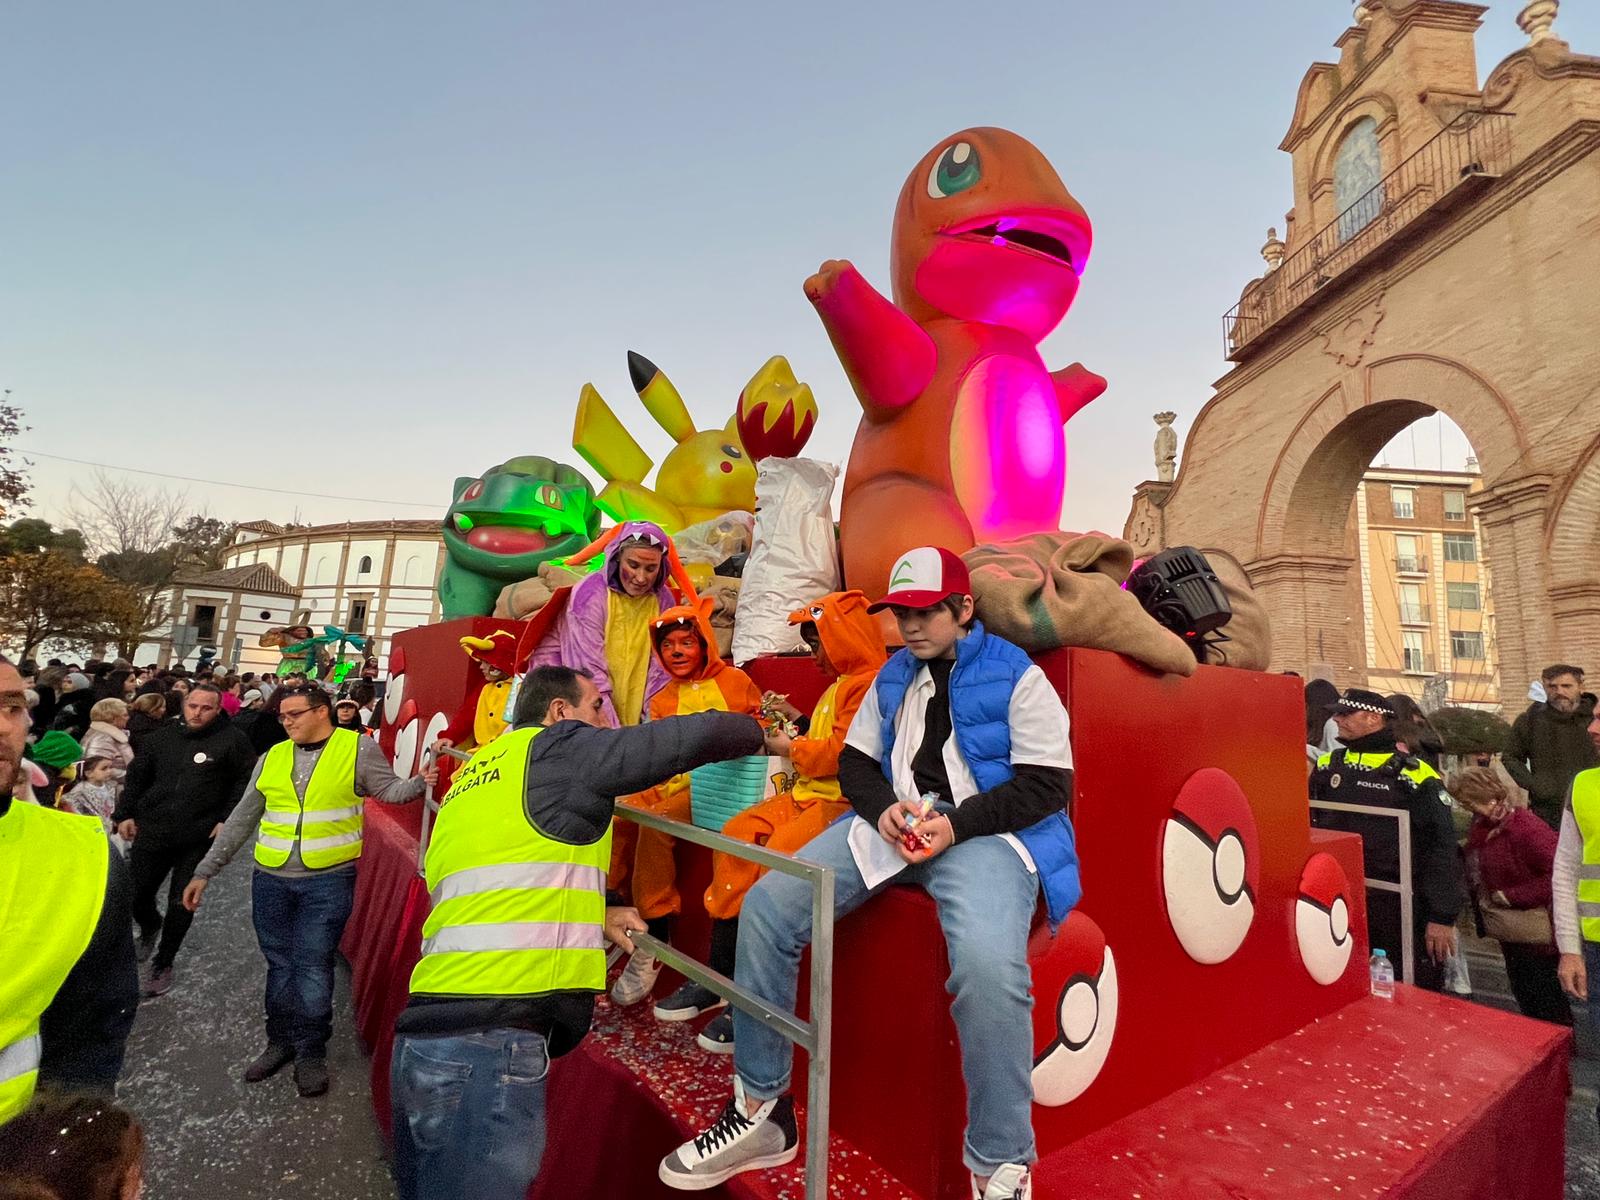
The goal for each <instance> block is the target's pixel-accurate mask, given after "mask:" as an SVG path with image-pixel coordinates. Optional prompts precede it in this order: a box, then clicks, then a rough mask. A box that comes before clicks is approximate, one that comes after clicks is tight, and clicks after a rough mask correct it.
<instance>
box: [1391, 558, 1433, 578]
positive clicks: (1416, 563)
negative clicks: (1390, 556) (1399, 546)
mask: <svg viewBox="0 0 1600 1200" xmlns="http://www.w3.org/2000/svg"><path fill="white" fill-rule="evenodd" d="M1394 569H1395V570H1396V571H1398V572H1399V573H1400V574H1402V575H1426V574H1427V573H1428V559H1427V556H1426V555H1422V554H1396V555H1395V556H1394Z"/></svg>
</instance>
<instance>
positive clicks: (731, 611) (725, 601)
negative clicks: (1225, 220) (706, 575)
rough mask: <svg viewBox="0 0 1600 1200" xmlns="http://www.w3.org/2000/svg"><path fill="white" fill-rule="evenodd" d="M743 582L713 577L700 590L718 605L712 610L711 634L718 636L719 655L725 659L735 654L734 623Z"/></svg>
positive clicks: (717, 576) (719, 576)
mask: <svg viewBox="0 0 1600 1200" xmlns="http://www.w3.org/2000/svg"><path fill="white" fill-rule="evenodd" d="M742 582H743V581H742V580H738V579H731V578H728V577H726V576H723V575H713V576H712V577H711V578H710V580H709V581H708V582H707V583H706V584H705V586H704V587H702V588H701V589H700V594H701V595H702V596H710V597H711V599H712V600H713V601H714V602H715V603H716V607H715V608H713V609H712V610H711V632H712V633H714V634H716V635H717V653H718V654H720V655H722V657H723V658H724V659H726V658H728V656H729V655H731V654H732V653H733V623H734V619H735V618H736V617H737V615H738V612H739V586H740V584H741V583H742Z"/></svg>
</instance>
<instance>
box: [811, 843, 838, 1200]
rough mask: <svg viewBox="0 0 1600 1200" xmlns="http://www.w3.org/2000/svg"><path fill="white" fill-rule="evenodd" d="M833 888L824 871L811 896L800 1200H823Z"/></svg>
mask: <svg viewBox="0 0 1600 1200" xmlns="http://www.w3.org/2000/svg"><path fill="white" fill-rule="evenodd" d="M833 883H834V875H833V871H832V870H831V869H830V870H829V871H827V872H826V873H825V874H824V875H822V876H821V877H820V878H818V880H817V885H816V887H815V888H813V889H812V892H811V1031H812V1034H811V1036H812V1039H813V1041H814V1043H815V1044H814V1045H812V1046H811V1047H810V1053H811V1059H810V1062H809V1064H808V1070H807V1073H806V1074H807V1078H806V1100H807V1102H808V1107H809V1111H808V1112H807V1113H806V1200H827V1195H828V1119H829V1113H828V1106H829V1101H830V1099H831V1097H832V1090H833V1056H832V1042H833Z"/></svg>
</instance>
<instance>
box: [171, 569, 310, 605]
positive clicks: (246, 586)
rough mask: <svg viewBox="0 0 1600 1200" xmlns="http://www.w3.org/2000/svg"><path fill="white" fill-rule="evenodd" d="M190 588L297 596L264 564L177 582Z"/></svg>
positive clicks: (281, 577)
mask: <svg viewBox="0 0 1600 1200" xmlns="http://www.w3.org/2000/svg"><path fill="white" fill-rule="evenodd" d="M178 582H179V583H181V584H184V585H186V586H190V587H209V588H223V589H226V590H228V591H233V592H255V593H257V594H259V595H263V596H295V597H298V596H299V594H300V593H299V592H297V591H295V589H294V587H293V585H291V584H290V583H288V582H287V581H286V580H285V579H284V578H283V576H281V575H279V574H278V573H277V572H276V571H274V570H273V569H272V568H271V567H269V566H267V564H266V563H246V564H245V565H244V566H242V567H225V568H223V569H222V570H220V571H206V572H205V573H203V574H200V575H188V576H185V577H184V578H182V579H180V580H178Z"/></svg>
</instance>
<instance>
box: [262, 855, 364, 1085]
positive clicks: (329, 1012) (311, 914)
mask: <svg viewBox="0 0 1600 1200" xmlns="http://www.w3.org/2000/svg"><path fill="white" fill-rule="evenodd" d="M355 895H356V873H355V872H354V871H333V872H329V873H327V874H323V875H306V876H298V877H297V876H288V875H269V874H267V872H265V871H257V872H256V873H255V876H254V878H253V879H252V880H251V882H250V915H251V919H252V920H253V921H254V922H255V927H256V941H258V942H260V943H261V953H262V955H263V956H265V958H266V960H267V1041H269V1042H271V1043H272V1044H273V1045H274V1046H292V1047H293V1048H294V1052H295V1055H296V1057H298V1058H321V1057H322V1056H323V1054H324V1053H325V1052H326V1050H327V1045H328V1039H329V1038H330V1037H332V1036H333V962H334V957H335V955H337V954H338V952H339V939H340V938H341V937H343V936H344V926H345V922H346V921H348V920H349V919H350V906H351V904H352V903H354V901H355Z"/></svg>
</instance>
